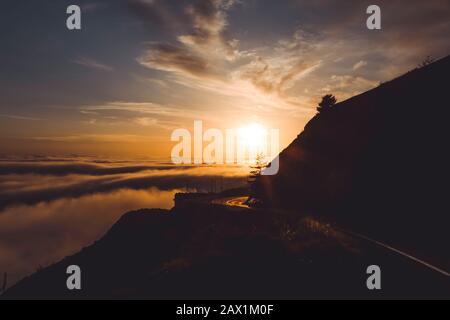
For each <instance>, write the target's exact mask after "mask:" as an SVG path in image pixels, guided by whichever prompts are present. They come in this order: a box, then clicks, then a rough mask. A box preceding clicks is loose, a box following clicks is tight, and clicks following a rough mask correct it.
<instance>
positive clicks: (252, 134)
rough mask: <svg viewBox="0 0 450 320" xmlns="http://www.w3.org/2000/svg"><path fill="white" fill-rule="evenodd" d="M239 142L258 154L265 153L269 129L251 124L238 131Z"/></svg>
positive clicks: (257, 124)
mask: <svg viewBox="0 0 450 320" xmlns="http://www.w3.org/2000/svg"><path fill="white" fill-rule="evenodd" d="M238 138H239V142H240V143H242V144H243V145H244V146H245V147H246V148H248V149H250V150H251V151H256V153H265V150H266V146H267V129H266V128H265V127H264V126H263V125H261V124H259V123H256V122H254V123H251V124H249V125H246V126H244V127H242V128H240V129H239V130H238Z"/></svg>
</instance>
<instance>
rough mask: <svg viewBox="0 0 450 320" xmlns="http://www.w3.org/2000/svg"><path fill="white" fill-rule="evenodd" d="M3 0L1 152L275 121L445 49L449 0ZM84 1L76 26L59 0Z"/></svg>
mask: <svg viewBox="0 0 450 320" xmlns="http://www.w3.org/2000/svg"><path fill="white" fill-rule="evenodd" d="M372 2H373V1H365V0H362V1H361V0H358V1H331V0H315V1H305V0H283V1H280V0H264V1H263V0H192V1H188V0H177V1H175V0H108V1H101V0H83V1H82V0H77V1H72V0H71V1H65V0H58V1H54V0H53V1H51V0H39V1H23V0H14V1H12V0H6V1H2V4H1V10H0V40H1V43H2V44H1V50H0V70H1V72H0V146H1V149H0V154H2V155H8V156H10V155H30V154H31V155H36V154H39V155H67V154H76V155H95V156H120V157H138V156H139V157H149V158H162V159H166V158H169V157H170V150H171V148H172V147H173V145H174V143H173V142H171V141H170V136H171V133H172V131H173V130H174V129H177V128H187V129H189V130H192V127H193V122H194V120H202V121H203V122H204V126H205V127H206V128H218V129H226V128H239V127H241V126H244V125H246V124H248V123H253V122H257V123H260V124H262V125H264V126H265V127H267V128H275V129H279V130H280V135H281V146H282V147H285V146H287V144H289V142H290V141H292V139H294V138H295V137H296V136H297V135H298V134H299V133H300V132H301V131H302V129H303V128H304V126H305V124H306V123H307V122H308V121H309V120H310V119H311V118H312V117H313V116H314V115H315V113H316V111H315V108H316V106H317V103H318V102H319V101H320V98H321V97H322V96H323V95H325V94H328V93H332V94H335V95H336V97H337V98H338V100H339V101H342V100H345V99H347V98H349V97H351V96H353V95H355V94H358V93H361V92H364V91H366V90H368V89H371V88H373V87H376V86H377V85H379V84H380V82H383V81H388V80H390V79H392V78H394V77H396V76H399V75H401V74H402V73H405V72H407V71H408V70H411V69H413V68H415V67H416V66H417V65H418V64H419V63H420V62H421V61H423V60H424V59H425V57H426V56H428V55H430V56H433V57H435V58H440V57H444V56H446V55H448V54H449V52H450V42H449V41H448V34H450V19H448V17H449V16H450V0H428V1H421V0H411V1H399V0H389V1H386V0H379V1H377V2H376V4H377V5H379V6H380V8H381V12H382V30H368V29H367V27H366V19H367V17H368V15H367V14H366V9H367V7H368V6H369V5H371V4H373V3H372ZM71 4H78V5H79V6H80V7H81V9H82V30H79V31H69V30H68V29H67V28H66V19H67V14H66V8H67V7H68V6H69V5H71Z"/></svg>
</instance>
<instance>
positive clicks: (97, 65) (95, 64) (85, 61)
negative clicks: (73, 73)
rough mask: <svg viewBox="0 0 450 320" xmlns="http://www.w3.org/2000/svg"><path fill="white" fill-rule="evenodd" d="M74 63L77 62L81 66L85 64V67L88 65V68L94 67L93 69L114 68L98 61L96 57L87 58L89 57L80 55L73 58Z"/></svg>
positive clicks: (106, 69)
mask: <svg viewBox="0 0 450 320" xmlns="http://www.w3.org/2000/svg"><path fill="white" fill-rule="evenodd" d="M72 62H73V63H76V64H78V65H80V66H84V67H88V68H93V69H97V70H102V71H108V72H110V71H113V70H114V68H113V67H110V66H108V65H106V64H103V63H101V62H98V61H96V60H94V59H91V58H87V57H79V58H77V59H75V60H72Z"/></svg>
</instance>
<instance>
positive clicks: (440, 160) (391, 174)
mask: <svg viewBox="0 0 450 320" xmlns="http://www.w3.org/2000/svg"><path fill="white" fill-rule="evenodd" d="M449 75H450V57H446V58H444V59H442V60H440V61H437V62H434V63H432V64H427V65H425V66H423V67H422V68H420V69H416V70H413V71H411V72H409V73H407V74H405V75H403V76H401V77H399V78H397V79H395V80H393V81H390V82H387V83H384V84H382V85H380V86H379V87H377V88H375V89H373V90H371V91H368V92H366V93H363V94H361V95H358V96H355V97H353V98H351V99H349V100H347V101H344V102H341V103H339V104H336V105H335V106H334V107H333V108H329V110H328V112H327V116H326V117H321V116H320V114H319V115H318V116H316V117H315V118H313V119H312V120H311V121H310V122H309V123H308V124H307V126H306V127H305V130H304V132H303V133H301V134H300V135H299V136H298V138H297V139H296V140H295V141H293V142H292V144H291V145H290V146H289V147H288V148H287V149H286V150H284V151H283V152H282V153H281V155H280V172H279V174H278V175H276V176H273V177H263V178H262V179H261V180H260V181H261V184H262V186H261V187H260V188H257V189H258V190H264V191H263V194H261V195H259V196H260V197H261V198H264V199H265V202H267V203H270V205H271V206H273V207H281V208H289V209H294V210H297V211H299V212H302V211H304V210H308V211H310V212H315V213H321V214H325V215H327V216H329V217H332V218H335V219H337V220H339V221H346V222H347V223H348V224H350V225H355V226H358V227H360V228H361V230H364V231H367V232H369V231H370V232H372V234H374V235H376V236H379V237H382V238H383V237H385V238H386V239H390V240H392V241H394V242H395V243H399V244H404V245H405V246H409V245H411V246H413V247H414V249H417V250H420V251H421V252H422V253H423V254H424V255H428V254H430V255H431V254H433V256H434V257H438V258H437V259H439V260H440V262H441V263H443V264H446V265H447V266H449V260H450V259H449V258H450V254H449V252H450V250H449V249H450V248H449V243H450V236H449V232H448V227H449V222H450V206H449V197H448V176H449V175H448V173H449V163H450V162H449V160H448V148H449V137H450V132H449V131H450V125H449V123H450V117H449V114H450V105H449V90H448V89H449V84H448V83H449V81H448V79H449ZM412 243H414V245H412Z"/></svg>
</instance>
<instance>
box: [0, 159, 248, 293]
mask: <svg viewBox="0 0 450 320" xmlns="http://www.w3.org/2000/svg"><path fill="white" fill-rule="evenodd" d="M247 174H248V169H247V168H243V167H214V166H208V167H194V166H183V167H179V166H173V165H171V164H170V163H164V162H161V161H159V162H157V161H149V160H111V159H110V160H104V159H97V158H90V157H62V158H54V157H27V158H15V159H12V158H3V159H0V273H2V274H3V273H4V272H7V273H8V285H9V286H10V285H12V284H13V283H15V282H16V281H18V280H20V279H21V278H23V277H24V276H26V275H28V274H31V273H33V272H34V271H36V270H37V269H39V268H41V267H45V266H48V265H50V264H52V263H54V262H57V261H59V260H61V259H62V258H64V257H65V256H67V255H71V254H74V253H76V252H78V251H79V250H80V249H81V248H83V247H85V246H88V245H90V244H92V243H93V242H94V241H96V240H97V239H99V238H100V237H101V236H102V235H103V234H104V233H105V232H106V231H107V230H108V229H109V228H110V227H111V226H112V225H113V224H114V223H115V222H116V221H117V220H118V219H119V218H120V217H121V216H122V215H123V214H124V213H126V212H128V211H131V210H137V209H141V208H162V209H170V208H171V207H172V206H173V199H174V195H175V194H176V193H177V192H183V191H186V190H189V191H204V192H205V191H206V192H207V191H221V190H222V189H228V188H233V187H238V186H242V185H244V184H245V181H246V175H247Z"/></svg>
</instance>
